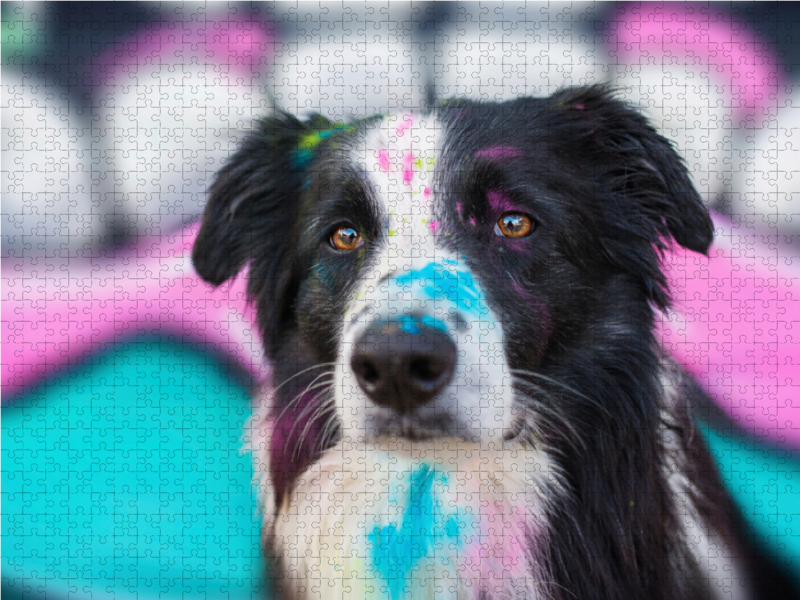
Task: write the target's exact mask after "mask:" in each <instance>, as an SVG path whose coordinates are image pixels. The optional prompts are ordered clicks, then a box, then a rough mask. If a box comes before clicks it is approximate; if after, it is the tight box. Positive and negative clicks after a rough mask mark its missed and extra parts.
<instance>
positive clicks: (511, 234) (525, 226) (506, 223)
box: [494, 212, 533, 238]
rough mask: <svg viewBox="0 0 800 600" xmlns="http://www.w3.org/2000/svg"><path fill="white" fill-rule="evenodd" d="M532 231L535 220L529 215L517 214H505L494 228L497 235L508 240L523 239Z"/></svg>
mask: <svg viewBox="0 0 800 600" xmlns="http://www.w3.org/2000/svg"><path fill="white" fill-rule="evenodd" d="M532 231H533V219H531V218H530V217H529V216H528V215H525V214H522V213H517V212H507V213H505V214H504V215H503V216H502V217H500V219H498V221H497V224H496V225H495V226H494V232H495V234H496V235H499V236H502V237H507V238H522V237H525V236H526V235H530V234H531V232H532Z"/></svg>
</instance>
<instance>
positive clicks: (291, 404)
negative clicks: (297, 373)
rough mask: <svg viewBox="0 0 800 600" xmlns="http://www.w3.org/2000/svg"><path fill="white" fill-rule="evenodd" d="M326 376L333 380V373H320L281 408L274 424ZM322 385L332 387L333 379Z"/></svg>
mask: <svg viewBox="0 0 800 600" xmlns="http://www.w3.org/2000/svg"><path fill="white" fill-rule="evenodd" d="M326 376H330V377H331V378H333V373H332V372H330V371H328V372H325V373H321V374H320V375H317V376H316V377H315V378H314V379H312V380H311V382H310V383H309V384H308V385H307V386H306V388H305V389H304V390H303V391H302V392H300V393H298V394H297V395H295V397H294V398H292V399H291V400H290V401H289V402H288V404H287V405H286V406H285V407H284V408H283V410H282V411H281V413H280V414H279V415H278V416H277V418H276V419H275V423H277V422H278V421H280V420H281V419H282V418H283V415H285V414H286V411H287V410H289V409H290V408H292V407H294V405H295V404H297V403H298V402H299V401H300V400H301V399H302V398H303V396H304V395H305V394H306V393H307V392H308V391H309V390H310V389H312V388H311V386H312V385H314V384H315V383H316V382H317V381H319V380H320V379H321V378H323V377H326ZM324 383H328V384H330V385H333V379H331V381H330V382H324ZM314 389H316V388H314Z"/></svg>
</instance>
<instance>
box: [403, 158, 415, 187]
mask: <svg viewBox="0 0 800 600" xmlns="http://www.w3.org/2000/svg"><path fill="white" fill-rule="evenodd" d="M413 178H414V153H413V152H406V154H405V156H404V157H403V181H404V182H405V183H406V184H408V185H411V180H412V179H413Z"/></svg>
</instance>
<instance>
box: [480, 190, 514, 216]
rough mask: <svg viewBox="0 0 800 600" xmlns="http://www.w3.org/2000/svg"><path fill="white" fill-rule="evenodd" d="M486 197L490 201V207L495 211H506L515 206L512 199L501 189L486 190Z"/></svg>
mask: <svg viewBox="0 0 800 600" xmlns="http://www.w3.org/2000/svg"><path fill="white" fill-rule="evenodd" d="M486 199H487V200H488V201H489V207H490V208H491V209H492V210H493V211H495V212H505V211H507V210H512V209H513V208H514V205H513V204H512V203H511V199H510V198H509V197H508V196H506V195H505V194H504V193H503V192H501V191H499V190H489V191H488V192H486Z"/></svg>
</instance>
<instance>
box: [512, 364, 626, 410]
mask: <svg viewBox="0 0 800 600" xmlns="http://www.w3.org/2000/svg"><path fill="white" fill-rule="evenodd" d="M510 372H511V373H512V374H514V375H517V376H520V378H521V377H524V376H529V377H535V378H537V379H540V380H542V381H546V382H548V383H552V384H553V385H555V386H557V387H560V388H562V389H563V390H565V391H567V392H569V393H570V394H573V395H575V396H577V397H578V398H581V399H582V400H586V401H587V402H589V403H590V404H591V405H592V406H594V407H595V408H597V409H598V410H599V411H601V412H602V413H604V414H605V415H606V416H607V417H610V416H611V414H610V413H609V412H608V409H607V408H606V407H605V406H603V405H602V404H600V403H599V402H598V401H597V400H595V399H594V398H590V397H589V396H587V395H586V394H583V393H581V392H579V391H578V390H576V389H575V388H574V387H572V386H570V385H568V384H566V383H564V382H563V381H559V380H557V379H553V378H552V377H548V376H547V375H542V374H541V373H536V372H534V371H527V370H524V369H510ZM522 381H525V380H524V379H522ZM526 383H529V384H531V385H536V384H535V383H533V382H530V381H527V382H526Z"/></svg>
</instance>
